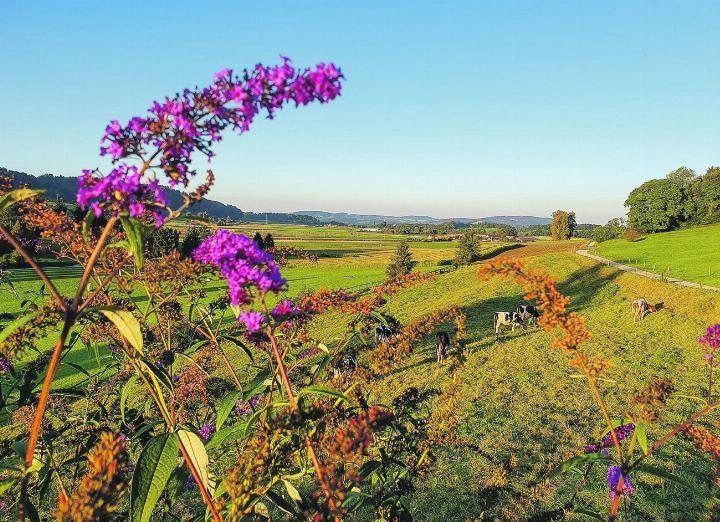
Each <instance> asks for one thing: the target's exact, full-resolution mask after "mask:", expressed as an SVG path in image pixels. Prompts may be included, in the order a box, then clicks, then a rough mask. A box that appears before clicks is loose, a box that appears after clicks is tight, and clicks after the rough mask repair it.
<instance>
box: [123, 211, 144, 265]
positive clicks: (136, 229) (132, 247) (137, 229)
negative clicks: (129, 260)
mask: <svg viewBox="0 0 720 522" xmlns="http://www.w3.org/2000/svg"><path fill="white" fill-rule="evenodd" d="M120 223H122V226H123V230H124V231H125V235H126V236H127V238H128V243H129V248H128V252H130V253H131V254H132V255H133V257H134V258H135V266H137V268H138V270H140V269H142V267H143V261H144V259H145V257H144V254H143V242H144V239H145V226H143V224H142V223H140V221H138V220H137V219H135V218H122V219H121V220H120Z"/></svg>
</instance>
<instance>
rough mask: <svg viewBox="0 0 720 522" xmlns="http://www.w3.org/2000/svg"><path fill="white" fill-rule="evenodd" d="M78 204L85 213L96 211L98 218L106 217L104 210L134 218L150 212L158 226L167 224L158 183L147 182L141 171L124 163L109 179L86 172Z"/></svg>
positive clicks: (164, 203) (80, 183)
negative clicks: (103, 215) (89, 210)
mask: <svg viewBox="0 0 720 522" xmlns="http://www.w3.org/2000/svg"><path fill="white" fill-rule="evenodd" d="M77 202H78V204H79V205H80V206H81V207H82V208H83V209H86V208H87V207H88V206H89V207H90V208H92V209H93V212H94V213H95V216H96V217H100V216H101V215H102V212H103V208H109V209H111V210H112V212H113V214H115V215H118V214H120V213H126V214H128V215H129V216H130V217H138V216H140V215H142V214H143V213H145V211H146V210H147V211H150V212H152V214H153V215H154V216H155V219H156V221H157V223H158V226H159V225H161V224H162V222H163V220H164V215H163V210H164V208H165V207H166V206H167V200H166V198H165V194H164V193H163V192H162V190H161V189H160V184H159V183H158V181H157V180H151V181H149V182H147V183H146V182H144V180H143V179H142V176H141V175H140V171H139V170H138V168H137V167H136V166H134V165H128V164H127V163H124V162H123V163H120V164H119V165H117V166H116V167H115V168H114V169H113V170H112V171H110V174H108V175H107V176H103V175H101V174H100V173H99V171H97V170H83V173H82V175H81V176H80V177H79V178H78V193H77Z"/></svg>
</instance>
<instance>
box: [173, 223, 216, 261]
mask: <svg viewBox="0 0 720 522" xmlns="http://www.w3.org/2000/svg"><path fill="white" fill-rule="evenodd" d="M161 230H162V229H161ZM210 234H211V230H210V229H209V228H208V227H203V226H194V227H190V228H189V229H188V231H187V232H185V236H184V237H183V240H182V245H180V253H181V254H182V255H183V256H184V257H190V256H192V253H193V252H194V251H195V249H196V248H197V247H199V246H200V243H202V242H203V240H205V238H207V237H208V236H209V235H210Z"/></svg>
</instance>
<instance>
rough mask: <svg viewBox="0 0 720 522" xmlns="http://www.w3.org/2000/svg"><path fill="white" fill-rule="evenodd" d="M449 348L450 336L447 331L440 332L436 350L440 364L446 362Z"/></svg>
mask: <svg viewBox="0 0 720 522" xmlns="http://www.w3.org/2000/svg"><path fill="white" fill-rule="evenodd" d="M448 348H450V336H449V335H448V333H447V332H438V334H437V349H436V350H435V352H436V355H437V362H438V364H442V363H443V362H445V355H447V350H448Z"/></svg>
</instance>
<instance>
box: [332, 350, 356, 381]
mask: <svg viewBox="0 0 720 522" xmlns="http://www.w3.org/2000/svg"><path fill="white" fill-rule="evenodd" d="M356 366H357V360H356V359H355V356H354V355H346V356H345V357H343V358H342V359H340V360H339V361H338V362H336V363H335V366H333V377H339V376H340V375H342V374H343V373H345V371H347V370H354V369H355V367H356Z"/></svg>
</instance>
